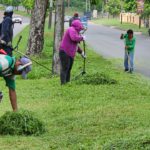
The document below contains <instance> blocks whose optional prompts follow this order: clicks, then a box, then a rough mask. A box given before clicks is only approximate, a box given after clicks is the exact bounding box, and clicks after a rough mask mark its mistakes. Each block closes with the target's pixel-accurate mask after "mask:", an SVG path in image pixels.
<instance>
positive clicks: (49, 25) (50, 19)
mask: <svg viewBox="0 0 150 150" xmlns="http://www.w3.org/2000/svg"><path fill="white" fill-rule="evenodd" d="M49 9H50V11H49V21H48V29H51V26H52V12H53V0H50V4H49Z"/></svg>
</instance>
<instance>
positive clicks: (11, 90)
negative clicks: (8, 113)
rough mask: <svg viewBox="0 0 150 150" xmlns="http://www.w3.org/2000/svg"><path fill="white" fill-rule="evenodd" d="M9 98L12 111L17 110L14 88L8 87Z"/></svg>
mask: <svg viewBox="0 0 150 150" xmlns="http://www.w3.org/2000/svg"><path fill="white" fill-rule="evenodd" d="M9 98H10V102H11V106H12V109H13V111H17V110H18V107H17V95H16V90H14V89H11V88H9Z"/></svg>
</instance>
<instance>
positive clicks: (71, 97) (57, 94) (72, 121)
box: [0, 25, 150, 150]
mask: <svg viewBox="0 0 150 150" xmlns="http://www.w3.org/2000/svg"><path fill="white" fill-rule="evenodd" d="M46 26H47V25H46ZM28 31H29V27H26V28H25V29H24V30H23V31H22V32H21V33H20V34H19V35H22V36H23V37H24V38H23V39H22V41H21V43H20V45H19V50H21V51H22V52H25V46H26V43H27V40H28V39H27V38H28V36H27V33H28ZM19 35H17V37H16V38H15V42H16V41H17V39H18V36H19ZM52 37H53V31H52V30H48V29H47V28H46V29H45V46H44V49H43V52H42V54H41V56H40V57H33V58H35V59H36V60H37V61H39V62H40V63H42V64H43V65H46V66H47V67H49V66H51V63H52V47H53V41H52ZM81 46H82V45H81ZM18 57H19V56H18ZM82 64H83V60H82V58H81V56H80V55H77V57H76V59H75V64H74V67H73V71H72V76H73V77H74V76H75V75H77V74H78V73H79V72H80V71H81V69H82ZM86 72H87V74H86V75H85V76H83V77H81V78H79V79H78V80H77V81H73V82H71V83H70V84H68V85H65V86H63V87H62V86H61V85H60V81H59V77H56V76H55V77H53V78H50V72H49V71H47V70H45V69H43V68H41V67H40V66H38V65H37V64H35V63H34V64H33V70H32V72H31V73H30V74H29V79H28V80H22V79H20V78H17V94H18V103H19V108H22V109H27V110H30V111H33V112H36V114H37V115H38V116H39V119H41V120H43V121H44V122H45V124H46V128H47V132H46V133H45V134H43V135H41V136H38V137H33V136H32V137H29V136H28V137H27V136H19V137H18V136H5V137H3V136H1V137H0V148H1V149H5V150H13V149H16V150H20V149H30V150H34V149H39V147H40V149H44V150H49V149H103V148H105V147H106V148H107V149H110V148H111V147H112V146H113V145H115V147H116V148H118V149H121V146H122V145H123V146H124V149H127V148H128V149H129V145H130V149H138V148H139V149H141V148H142V146H143V145H142V143H144V142H145V143H146V142H148V140H149V138H150V136H149V135H150V134H149V124H150V120H149V115H150V111H149V106H150V102H149V97H150V90H149V89H150V81H149V80H146V79H143V78H142V77H141V76H138V75H135V74H128V73H124V72H123V71H121V70H120V69H119V68H116V67H114V64H113V62H110V61H108V60H106V59H104V58H102V57H101V56H99V55H97V54H95V53H94V52H93V51H92V49H89V48H87V60H86ZM97 74H100V75H101V76H97ZM112 79H113V80H115V81H116V84H111V83H110V84H109V83H107V82H106V81H108V80H112ZM89 81H90V82H89ZM100 81H101V83H100ZM98 82H99V83H98ZM93 83H95V84H93ZM96 84H97V85H96ZM0 85H1V89H3V93H4V101H3V103H1V105H0V107H1V109H0V115H2V114H3V113H4V112H5V111H6V110H10V109H11V108H10V104H9V100H8V97H7V95H8V93H7V92H8V91H7V88H6V87H5V84H4V81H2V80H0ZM33 106H34V107H33ZM135 137H136V138H135ZM14 141H15V144H14ZM122 143H123V144H122ZM16 145H17V147H16ZM145 146H146V147H148V146H149V145H145ZM106 148H105V149H106Z"/></svg>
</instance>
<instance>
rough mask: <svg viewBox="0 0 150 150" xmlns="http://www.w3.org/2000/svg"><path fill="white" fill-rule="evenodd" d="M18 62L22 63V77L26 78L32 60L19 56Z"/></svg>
mask: <svg viewBox="0 0 150 150" xmlns="http://www.w3.org/2000/svg"><path fill="white" fill-rule="evenodd" d="M20 62H21V64H22V68H21V70H22V78H23V79H26V78H27V74H28V73H29V72H30V71H31V70H32V61H31V60H30V59H29V58H27V57H22V58H20Z"/></svg>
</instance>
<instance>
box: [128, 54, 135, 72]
mask: <svg viewBox="0 0 150 150" xmlns="http://www.w3.org/2000/svg"><path fill="white" fill-rule="evenodd" d="M129 57H130V72H132V71H133V70H134V52H130V53H129Z"/></svg>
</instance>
